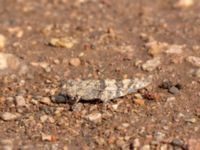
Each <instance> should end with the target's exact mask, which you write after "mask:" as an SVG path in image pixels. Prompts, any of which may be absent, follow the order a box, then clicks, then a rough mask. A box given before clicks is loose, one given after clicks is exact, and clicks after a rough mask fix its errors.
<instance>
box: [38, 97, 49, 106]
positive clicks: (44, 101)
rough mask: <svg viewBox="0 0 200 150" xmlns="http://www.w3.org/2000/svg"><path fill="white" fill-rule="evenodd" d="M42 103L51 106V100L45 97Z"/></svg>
mask: <svg viewBox="0 0 200 150" xmlns="http://www.w3.org/2000/svg"><path fill="white" fill-rule="evenodd" d="M40 103H42V104H46V105H51V100H50V98H49V97H43V98H42V99H40Z"/></svg>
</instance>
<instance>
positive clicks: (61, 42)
mask: <svg viewBox="0 0 200 150" xmlns="http://www.w3.org/2000/svg"><path fill="white" fill-rule="evenodd" d="M75 43H76V41H75V40H74V39H73V38H69V37H64V38H52V39H51V40H50V42H49V44H50V45H51V46H55V47H63V48H72V47H73V46H74V44H75Z"/></svg>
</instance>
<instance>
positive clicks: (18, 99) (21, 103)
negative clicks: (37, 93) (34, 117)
mask: <svg viewBox="0 0 200 150" xmlns="http://www.w3.org/2000/svg"><path fill="white" fill-rule="evenodd" d="M15 104H16V106H18V107H23V106H26V101H25V99H24V97H23V96H20V95H19V96H16V97H15Z"/></svg>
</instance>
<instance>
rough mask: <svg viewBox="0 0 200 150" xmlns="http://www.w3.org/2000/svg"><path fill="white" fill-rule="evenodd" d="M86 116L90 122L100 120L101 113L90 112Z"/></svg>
mask: <svg viewBox="0 0 200 150" xmlns="http://www.w3.org/2000/svg"><path fill="white" fill-rule="evenodd" d="M86 118H87V119H88V120H90V121H92V122H100V121H101V119H102V115H101V113H92V114H89V115H87V116H86Z"/></svg>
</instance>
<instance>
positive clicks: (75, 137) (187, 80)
mask: <svg viewBox="0 0 200 150" xmlns="http://www.w3.org/2000/svg"><path fill="white" fill-rule="evenodd" d="M174 4H175V0H165V1H163V0H85V1H83V2H82V3H80V0H76V1H75V0H40V2H39V1H36V0H28V1H27V0H0V33H1V34H3V35H5V37H6V38H7V41H8V42H7V44H6V46H5V48H4V49H3V52H6V53H12V54H14V55H16V56H18V57H20V58H21V59H23V61H24V62H25V63H26V64H28V67H29V70H28V73H27V74H25V75H23V76H18V75H17V76H13V75H7V76H4V77H1V83H0V85H1V87H0V93H1V95H0V100H1V101H0V103H1V105H0V112H1V113H3V112H12V113H14V112H18V113H20V114H21V117H20V118H18V119H17V120H11V121H3V120H0V140H5V139H8V140H9V141H11V145H13V146H12V147H14V149H20V148H21V149H31V148H32V149H64V150H65V149H67V148H68V149H83V150H89V149H123V150H125V149H133V147H134V144H135V143H134V141H136V139H139V141H140V147H142V146H143V145H146V147H147V146H150V147H151V149H156V148H157V149H160V147H162V146H163V145H164V146H167V147H168V148H169V149H170V148H171V149H173V148H177V149H184V148H185V149H186V148H188V147H189V146H188V144H189V143H188V141H190V140H191V139H195V140H198V139H200V126H199V123H200V119H199V117H200V101H199V98H200V97H199V96H200V93H199V90H200V86H199V79H198V78H197V77H193V76H192V75H191V74H190V72H191V69H196V68H197V67H195V66H193V65H192V64H190V63H188V62H187V61H186V59H187V57H188V56H197V57H198V56H199V57H200V51H199V46H200V45H199V42H200V32H199V29H200V16H199V14H200V9H199V7H200V2H198V0H197V1H195V5H193V6H191V7H189V8H175V7H174ZM15 28H16V29H15ZM47 28H48V29H47ZM13 29H15V30H16V31H11V30H13ZM20 32H23V35H22V36H20ZM142 34H145V36H146V37H144V36H142ZM60 37H71V38H73V39H75V40H76V43H75V44H74V46H73V47H72V48H62V47H53V46H50V45H49V44H48V43H49V41H50V39H51V38H60ZM146 38H147V39H150V38H152V39H154V40H155V41H159V42H166V43H168V44H169V45H172V44H177V45H185V47H184V49H183V52H182V53H181V54H178V55H175V56H174V55H169V54H166V53H162V54H160V55H159V56H160V57H161V65H160V66H159V67H158V68H157V69H155V70H153V71H150V72H148V71H144V70H143V69H142V68H141V67H140V66H139V67H138V66H136V65H135V62H136V61H137V60H141V62H142V63H144V62H146V61H147V60H149V59H152V56H151V55H150V54H149V53H148V49H147V48H146V47H145V46H144V45H145V44H146V43H147V40H146ZM71 58H78V59H79V60H80V61H81V64H78V65H77V66H76V65H75V66H74V65H70V63H69V61H70V59H71ZM32 62H46V63H48V64H49V66H50V68H51V70H50V71H45V70H44V69H43V68H41V67H34V66H33V65H31V63H32ZM144 75H152V76H153V81H152V84H151V85H150V86H149V87H147V89H146V90H147V91H148V92H150V93H153V94H156V95H159V98H158V99H157V100H155V99H156V98H155V99H153V100H148V99H147V98H145V104H144V105H143V104H141V105H138V104H135V103H134V98H133V97H124V98H120V99H117V100H114V101H111V102H109V103H106V104H102V103H95V104H91V103H81V104H80V105H79V106H80V107H79V106H78V110H75V111H69V109H68V108H69V106H68V105H67V104H55V103H49V104H42V103H40V99H42V98H43V97H51V96H53V95H55V94H58V93H59V92H60V90H61V85H62V83H63V82H64V81H65V80H67V79H69V78H81V79H88V78H95V79H105V78H112V79H123V78H133V77H135V76H144ZM22 80H25V83H24V84H20V83H21V82H22ZM164 80H170V81H171V82H172V83H173V84H177V83H179V84H181V85H182V87H183V88H181V89H180V91H179V93H177V94H170V93H169V92H167V90H164V89H162V88H159V85H160V84H162V82H163V81H164ZM142 92H143V91H140V92H138V93H139V94H141V93H142ZM19 94H22V95H23V97H24V98H25V99H26V101H27V106H26V107H17V106H16V105H15V103H14V102H13V101H12V100H11V101H8V100H7V98H8V97H13V98H15V96H17V95H19ZM37 99H39V100H37ZM116 104H117V105H118V108H117V109H114V106H115V105H116ZM95 113H101V115H102V116H101V117H102V118H101V119H100V120H98V121H90V120H88V118H87V116H88V115H89V114H95ZM43 115H47V117H48V119H47V120H46V121H44V122H43V121H41V116H43ZM49 118H50V119H49ZM51 119H52V120H51ZM156 133H157V134H160V133H161V134H164V137H162V138H161V140H159V139H158V138H159V136H158V135H157V134H156ZM44 135H49V136H50V138H49V137H48V138H47V139H46V140H45V139H44ZM175 139H177V141H178V142H179V144H177V143H176V144H177V146H174V145H176V144H173V142H174V141H175V142H176V140H175ZM175 142H174V143H175ZM181 142H183V143H181ZM1 146H2V148H3V146H4V145H3V144H2V145H1ZM1 146H0V148H1ZM164 146H163V147H164Z"/></svg>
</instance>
